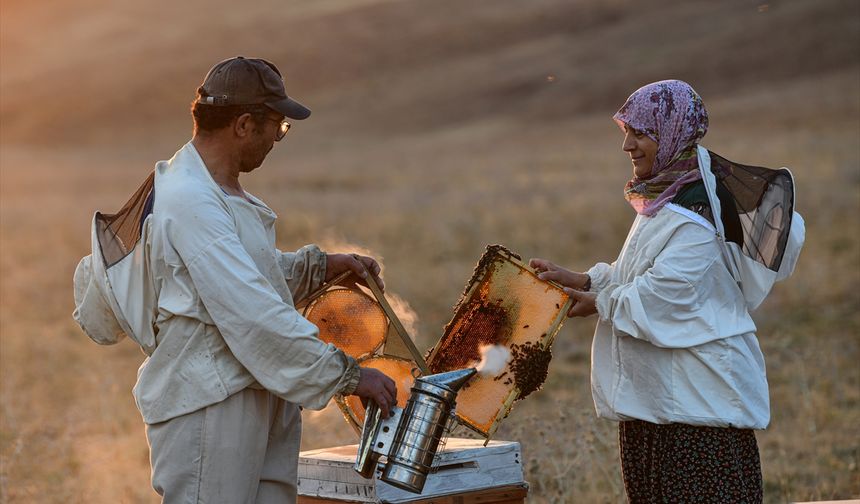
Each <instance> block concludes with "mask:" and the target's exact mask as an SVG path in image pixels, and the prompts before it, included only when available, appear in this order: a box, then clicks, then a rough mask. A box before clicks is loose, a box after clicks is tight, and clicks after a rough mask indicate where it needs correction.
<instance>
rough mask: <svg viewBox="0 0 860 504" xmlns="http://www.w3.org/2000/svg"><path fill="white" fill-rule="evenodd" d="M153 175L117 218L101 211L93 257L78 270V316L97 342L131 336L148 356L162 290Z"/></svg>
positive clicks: (95, 222) (94, 227)
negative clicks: (155, 270)
mask: <svg viewBox="0 0 860 504" xmlns="http://www.w3.org/2000/svg"><path fill="white" fill-rule="evenodd" d="M154 181H155V174H154V172H153V174H151V175H150V176H149V177H148V178H147V179H146V181H144V183H143V184H142V185H141V186H140V187H139V188H138V189H137V191H135V193H134V194H133V195H132V196H131V198H130V199H129V200H128V202H127V203H126V204H125V205H124V206H123V207H122V208H121V209H120V210H119V212H117V213H115V214H103V213H100V212H96V214H95V216H94V217H93V223H92V233H91V239H92V254H90V255H88V256H86V257H84V258H83V259H81V261H80V263H78V267H77V269H76V270H75V278H74V283H75V312H74V314H73V317H74V318H75V320H76V321H77V322H78V324H80V326H81V328H82V329H83V330H84V332H86V333H87V335H88V336H89V337H90V338H92V339H93V340H94V341H95V342H96V343H99V344H102V345H108V344H113V343H116V342H118V341H119V340H121V339H122V338H123V337H124V336H128V337H130V338H131V339H133V340H134V341H135V342H136V343H137V344H139V345H140V346H141V347H142V348H143V350H144V352H146V353H147V355H150V354H152V352H153V350H154V349H155V328H154V321H155V316H156V297H157V295H156V289H155V285H154V283H153V281H152V278H151V276H150V269H149V241H148V240H147V236H148V234H149V224H150V218H151V214H152V207H153V200H154V197H155V193H154V191H153V184H154Z"/></svg>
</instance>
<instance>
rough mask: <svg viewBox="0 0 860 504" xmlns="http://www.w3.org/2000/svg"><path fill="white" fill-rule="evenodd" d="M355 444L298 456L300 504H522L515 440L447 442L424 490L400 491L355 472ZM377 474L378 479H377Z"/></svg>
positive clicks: (523, 494) (524, 489)
mask: <svg viewBox="0 0 860 504" xmlns="http://www.w3.org/2000/svg"><path fill="white" fill-rule="evenodd" d="M357 449H358V445H348V446H339V447H336V448H324V449H321V450H312V451H306V452H302V453H301V454H300V456H299V500H298V501H299V503H300V504H318V503H330V502H368V503H381V502H387V503H411V504H453V503H458V504H470V503H473V504H477V503H481V504H493V503H494V504H502V503H504V504H514V503H521V502H525V498H526V496H527V494H528V483H526V482H525V480H524V479H523V464H522V455H521V453H520V444H519V443H517V442H513V441H490V442H489V444H488V445H487V446H484V441H483V440H476V439H459V438H451V439H448V441H447V444H446V445H445V449H444V451H440V452H439V453H438V454H437V457H436V460H435V462H434V471H433V472H431V473H430V474H429V475H428V476H427V482H426V483H425V485H424V491H423V492H421V493H420V494H414V493H411V492H407V491H405V490H400V489H398V488H395V487H393V486H391V485H388V484H386V483H384V482H382V481H378V480H377V479H376V477H374V478H373V479H369V480H367V479H364V478H362V477H361V476H360V475H359V474H358V473H356V472H355V471H354V470H353V464H354V463H355V456H356V451H357ZM377 475H378V474H377Z"/></svg>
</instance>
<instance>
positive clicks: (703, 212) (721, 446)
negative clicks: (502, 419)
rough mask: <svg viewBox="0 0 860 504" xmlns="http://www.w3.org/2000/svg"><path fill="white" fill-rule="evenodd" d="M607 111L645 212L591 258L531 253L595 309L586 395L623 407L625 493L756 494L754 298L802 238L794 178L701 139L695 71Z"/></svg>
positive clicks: (655, 496) (576, 311) (780, 273)
mask: <svg viewBox="0 0 860 504" xmlns="http://www.w3.org/2000/svg"><path fill="white" fill-rule="evenodd" d="M613 118H614V119H615V121H616V122H617V123H618V125H619V126H620V127H621V129H622V131H623V133H624V143H623V147H622V148H623V150H624V152H626V153H627V154H628V155H629V156H630V159H631V161H632V164H633V178H632V179H631V180H630V181H629V182H628V183H627V186H626V188H625V191H624V192H625V196H626V198H627V200H628V201H629V202H630V204H631V205H632V206H633V208H634V209H635V210H636V212H637V214H638V215H637V217H636V220H635V221H634V223H633V226H632V228H631V230H630V232H629V235H628V237H627V241H626V242H625V244H624V246H623V248H622V250H621V253H620V255H619V256H618V259H617V260H616V261H615V262H613V263H612V264H607V263H598V264H596V265H595V266H594V267H592V268H591V269H589V270H588V271H587V272H585V273H578V272H573V271H568V270H566V269H564V268H561V267H559V266H556V265H555V264H553V263H551V262H549V261H547V260H544V259H532V260H531V261H530V264H531V266H532V267H533V268H534V269H535V270H537V272H538V273H539V276H540V277H541V278H543V279H546V280H554V281H557V282H559V283H561V284H562V285H564V286H565V291H566V292H567V293H568V295H569V296H571V298H573V300H574V305H573V307H572V308H571V309H570V312H569V313H568V315H569V316H578V317H585V316H589V315H592V314H594V313H597V315H598V318H599V320H598V322H597V328H596V331H595V334H594V341H593V345H592V369H591V381H592V394H593V397H594V403H595V407H596V409H597V413H598V415H599V416H601V417H604V418H609V419H612V420H617V421H619V422H620V423H619V441H620V448H621V468H622V473H623V476H624V485H625V488H626V490H627V496H628V499H629V500H630V501H631V502H687V501H692V500H696V501H700V502H761V500H762V478H761V465H760V462H759V454H758V447H757V445H756V440H755V434H754V429H764V428H765V427H766V426H767V424H768V422H769V421H770V406H769V400H768V386H767V378H766V376H765V366H764V358H763V356H762V352H761V350H760V348H759V344H758V340H757V339H756V336H755V329H756V328H755V324H754V323H753V320H752V318H751V317H750V311H751V310H753V309H755V308H756V307H757V306H758V305H759V304H760V303H761V301H762V300H763V299H764V297H765V296H766V295H767V293H768V292H769V291H770V288H771V287H772V285H773V283H774V282H775V281H777V280H780V279H782V278H785V277H787V276H788V275H789V274H790V273H791V271H792V270H793V268H794V264H795V263H796V260H797V255H798V254H799V251H800V246H801V245H802V242H803V235H804V232H803V220H802V219H801V218H800V216H799V215H797V214H795V213H794V212H793V203H794V184H793V179H792V177H791V174H790V173H789V172H788V170H785V169H782V170H769V169H767V168H758V167H751V166H743V165H739V164H736V163H732V162H730V161H727V160H725V159H723V158H721V157H719V156H717V155H715V154H713V153H710V152H708V151H707V150H706V149H704V148H702V147H700V146H699V145H698V144H699V141H700V140H701V139H702V137H703V136H704V135H705V133H706V131H707V128H708V115H707V112H706V110H705V107H704V104H703V103H702V100H701V98H700V97H699V95H698V94H696V92H695V91H694V90H693V88H692V87H690V86H689V85H688V84H687V83H685V82H681V81H677V80H669V81H660V82H655V83H653V84H648V85H646V86H644V87H642V88H640V89H639V90H637V91H636V92H634V93H633V94H632V95H631V96H630V98H629V99H628V100H627V102H626V103H625V104H624V105H623V106H622V107H621V109H620V110H619V111H618V112H617V113H616V114H615V116H614V117H613ZM715 216H717V217H715Z"/></svg>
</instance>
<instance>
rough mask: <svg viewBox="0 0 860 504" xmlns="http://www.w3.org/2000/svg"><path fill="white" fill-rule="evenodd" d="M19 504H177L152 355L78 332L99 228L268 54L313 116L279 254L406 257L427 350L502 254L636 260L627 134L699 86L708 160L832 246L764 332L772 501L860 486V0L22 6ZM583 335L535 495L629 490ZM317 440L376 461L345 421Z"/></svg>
mask: <svg viewBox="0 0 860 504" xmlns="http://www.w3.org/2000/svg"><path fill="white" fill-rule="evenodd" d="M0 37H2V40H0V42H2V43H0V64H2V69H0V121H2V122H0V140H2V149H0V233H2V234H1V235H0V240H2V241H0V392H2V398H0V501H2V502H10V503H12V502H15V503H17V502H21V503H24V502H27V503H29V502H49V503H54V502H56V503H69V502H87V503H92V502H97V503H102V502H104V503H115V502H128V503H138V502H140V503H150V502H157V501H158V499H157V496H156V495H155V494H154V492H153V491H152V489H151V487H150V485H149V464H148V450H147V445H146V441H145V437H144V429H143V423H142V421H141V419H140V415H139V413H138V412H137V410H136V409H135V406H134V402H133V398H132V396H131V387H132V385H133V383H134V381H135V376H136V370H137V367H138V365H139V364H140V362H141V361H142V360H143V354H142V352H141V351H140V350H139V349H138V348H136V347H135V346H134V344H133V343H131V342H129V341H124V342H122V343H120V344H118V345H116V346H114V347H106V348H103V347H98V346H96V345H95V344H94V343H92V342H91V341H90V340H89V339H88V338H87V337H86V336H85V335H84V334H83V333H82V332H81V331H80V329H79V328H78V327H77V325H76V324H75V322H74V321H73V320H72V319H71V313H72V310H73V299H72V286H71V279H72V273H73V271H74V268H75V265H76V264H77V261H78V260H79V258H80V257H81V256H83V255H85V254H88V253H89V244H90V235H89V230H90V222H91V217H92V214H93V212H94V211H95V210H102V211H106V212H111V211H114V210H116V209H118V208H119V207H120V206H121V205H122V204H123V203H124V202H125V201H126V199H127V198H128V196H129V195H130V194H131V193H132V192H133V190H134V189H135V188H137V186H138V185H139V184H140V183H141V181H142V180H143V179H144V178H145V177H146V176H147V175H148V173H149V172H150V170H152V167H153V165H154V163H155V162H156V161H158V160H161V159H168V158H170V157H171V156H172V155H173V153H174V152H175V151H176V150H177V149H178V148H179V147H180V146H181V145H182V144H184V143H185V142H186V141H187V140H188V139H189V138H190V135H191V118H190V115H189V112H188V109H189V104H190V102H191V101H192V99H193V98H194V93H195V90H196V88H197V86H198V85H199V84H200V82H201V81H202V79H203V76H204V75H205V73H206V71H207V70H208V69H209V68H210V67H211V66H212V65H213V64H214V63H216V62H218V61H220V60H222V59H225V58H228V57H231V56H235V55H245V56H249V57H250V56H255V57H264V58H267V59H270V60H271V61H273V62H275V63H276V64H277V65H278V66H279V67H280V69H281V70H282V72H283V73H284V74H285V76H286V83H287V91H288V93H290V95H292V96H294V97H296V98H298V99H299V100H300V101H302V102H303V103H305V104H307V105H308V106H309V107H310V108H312V109H313V115H312V116H311V117H310V118H309V119H308V120H306V121H300V122H299V121H297V122H296V123H295V124H294V127H293V129H291V130H290V133H289V135H288V136H287V138H286V139H285V141H283V142H281V143H280V144H277V145H276V148H275V149H274V150H273V151H272V153H271V154H270V156H269V158H268V160H267V161H266V163H265V164H264V165H263V167H262V168H261V169H260V170H258V171H257V172H255V173H254V174H253V175H251V176H248V177H246V179H243V184H245V186H246V188H248V189H249V190H250V191H251V192H252V193H254V194H256V195H257V196H259V197H261V198H262V199H264V200H265V201H266V202H267V203H268V204H269V206H271V207H272V208H273V209H274V210H275V211H276V212H278V213H279V215H280V220H279V224H278V244H279V246H280V248H282V249H285V250H286V249H295V248H298V247H300V246H301V245H303V244H305V243H309V242H316V243H320V244H321V245H323V246H325V247H327V248H329V249H331V250H338V249H344V250H345V249H356V248H361V249H364V250H368V251H370V252H372V253H373V254H375V255H377V256H378V257H381V259H382V260H383V262H384V265H385V280H386V284H387V287H388V289H389V292H390V293H392V294H396V295H397V296H398V297H399V298H401V299H402V300H403V303H402V309H403V313H404V316H405V317H407V318H409V319H410V320H412V321H413V322H414V328H415V329H414V332H415V334H416V338H417V341H418V344H419V345H418V346H419V347H420V348H421V349H425V348H428V347H429V346H431V345H432V344H433V343H434V342H435V341H436V340H437V339H438V338H439V336H441V331H442V327H443V326H444V324H445V323H446V322H447V321H448V320H449V319H450V318H451V316H452V306H453V305H454V304H455V303H456V301H457V299H458V296H459V294H460V293H461V292H462V289H463V287H464V285H465V283H466V281H467V280H468V279H469V277H470V275H471V271H472V268H473V266H474V264H475V262H476V261H477V259H478V258H479V257H480V255H481V253H482V252H483V250H484V247H485V246H486V245H487V244H490V243H500V244H503V245H505V246H507V247H508V248H510V249H511V250H513V251H514V252H517V253H519V254H520V255H522V256H523V257H524V258H526V259H527V258H529V257H545V258H549V259H551V260H553V261H555V262H558V263H560V264H563V265H566V266H568V267H570V268H573V269H578V270H582V269H586V268H588V267H589V266H591V265H592V264H593V263H594V262H595V261H597V260H612V259H614V258H615V256H616V255H617V253H618V250H619V249H620V247H621V245H622V242H623V240H624V237H625V236H626V232H627V228H628V226H629V225H630V223H631V221H632V219H633V216H634V214H633V211H632V209H631V208H630V206H629V205H628V204H627V203H626V202H625V201H624V199H623V196H622V188H623V185H624V183H625V182H626V181H627V179H628V178H629V176H630V172H631V168H630V164H629V160H628V158H627V156H626V155H624V154H623V153H622V152H621V140H622V137H621V134H620V132H619V130H618V128H617V126H616V125H615V124H614V123H613V122H612V120H611V119H610V118H611V116H612V114H613V113H614V112H615V110H616V109H617V108H618V107H619V106H620V105H621V104H622V103H623V102H624V100H625V99H626V98H627V96H628V95H629V94H630V93H631V92H632V91H633V90H635V89H636V88H638V87H640V86H641V85H643V84H646V83H648V82H651V81H655V80H661V79H667V78H677V79H683V80H686V81H688V82H690V83H691V84H692V85H693V87H695V88H696V90H697V91H698V92H699V93H700V94H701V96H702V97H703V99H704V101H705V104H706V106H707V108H708V110H709V112H710V117H711V124H710V131H709V132H708V134H707V136H706V137H705V139H704V141H703V145H705V146H706V147H708V148H709V149H711V150H713V151H715V152H717V153H720V154H721V155H723V156H725V157H727V158H728V159H731V160H735V161H738V162H742V163H746V164H753V165H760V166H769V167H779V166H788V167H790V168H792V170H793V172H794V174H795V176H796V178H797V187H798V204H797V205H798V206H797V209H798V210H799V211H800V212H801V213H802V214H803V215H804V217H805V219H806V223H807V241H806V246H805V249H804V252H803V254H802V255H801V258H800V263H799V265H798V269H797V272H796V274H795V275H794V277H792V278H791V279H790V280H789V281H787V282H785V283H783V284H779V285H777V287H776V289H775V291H774V292H773V294H772V295H771V296H770V298H769V299H768V300H767V301H766V303H765V304H764V306H763V307H762V308H761V309H759V311H758V312H757V313H756V314H755V318H756V321H757V323H758V326H759V338H760V341H761V344H762V347H763V349H764V352H765V357H766V359H767V364H768V375H769V381H770V385H771V402H772V404H771V409H772V417H773V419H772V423H771V425H770V427H769V428H768V429H767V430H766V431H763V432H761V433H759V436H758V439H759V446H760V448H761V454H762V466H763V472H764V478H765V500H766V501H767V502H786V501H794V500H813V499H829V498H848V497H851V496H853V497H858V496H860V469H858V463H860V441H858V440H860V428H858V425H860V402H858V401H860V370H858V369H860V366H858V365H857V363H858V362H860V348H858V347H860V291H858V285H860V3H858V2H856V1H853V0H816V1H804V0H793V1H789V0H781V1H771V2H767V3H763V2H760V1H751V0H726V1H721V2H713V1H704V0H703V1H696V0H688V1H682V0H675V1H668V0H657V1H651V2H647V3H646V2H637V1H634V0H531V1H528V2H525V1H515V0H470V1H462V0H435V1H432V2H430V1H419V0H390V1H383V0H316V1H313V2H307V1H300V0H260V1H256V2H247V3H245V4H243V5H240V4H238V3H236V2H232V1H231V2H228V1H226V0H211V1H208V2H203V1H187V2H176V1H165V0H151V1H149V2H139V1H138V2H132V1H129V0H77V1H75V2H70V1H67V0H41V1H37V2H34V1H24V0H4V1H3V2H2V16H0ZM593 324H594V321H593V320H590V319H589V320H571V321H568V322H567V323H566V324H565V326H564V328H563V330H562V332H561V334H560V335H559V337H558V338H557V339H556V343H555V345H554V347H553V352H554V359H553V362H552V365H551V367H550V376H549V379H548V381H547V383H546V384H545V386H544V389H543V390H542V391H541V392H538V393H536V394H534V395H532V396H531V397H530V398H529V400H527V401H524V402H522V403H520V404H518V405H517V406H516V408H515V409H514V410H513V412H512V413H511V415H510V417H509V418H508V419H507V420H506V422H505V423H504V424H503V426H502V429H501V431H500V432H499V434H498V435H497V438H499V439H510V440H517V441H520V442H521V443H522V446H523V452H524V457H525V469H526V474H527V476H526V478H527V480H528V481H529V482H530V484H531V497H532V501H533V502H574V501H575V502H623V501H624V494H623V485H622V482H621V478H620V467H619V462H618V455H617V439H616V438H617V430H616V426H615V424H613V423H611V422H607V421H604V420H600V419H597V418H596V417H595V414H594V411H593V405H592V402H591V394H590V388H589V383H588V366H589V345H590V339H591V334H592V331H593ZM304 420H305V435H304V438H303V448H304V449H311V448H320V447H325V446H333V445H339V444H347V443H354V442H356V440H357V437H356V435H355V434H354V433H353V431H352V430H351V429H350V428H349V427H348V426H347V424H346V423H345V422H344V420H343V419H342V418H341V417H340V414H339V412H338V411H337V410H336V409H332V408H329V409H327V410H325V411H323V412H320V413H316V412H309V411H306V413H305V417H304Z"/></svg>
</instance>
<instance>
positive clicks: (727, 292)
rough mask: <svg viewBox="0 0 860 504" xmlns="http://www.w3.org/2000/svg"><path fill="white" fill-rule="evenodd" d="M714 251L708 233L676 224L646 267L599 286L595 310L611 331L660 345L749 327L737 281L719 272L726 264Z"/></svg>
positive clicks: (683, 343) (740, 331)
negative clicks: (622, 279)
mask: <svg viewBox="0 0 860 504" xmlns="http://www.w3.org/2000/svg"><path fill="white" fill-rule="evenodd" d="M719 257H720V252H719V249H718V248H717V243H716V240H715V239H714V235H713V233H711V232H709V231H708V230H706V229H704V228H702V227H700V226H699V225H697V224H694V223H691V224H687V225H683V226H680V227H679V228H678V229H677V231H676V232H675V233H674V234H673V235H672V236H671V237H670V239H669V240H668V242H667V243H666V245H665V247H664V248H663V250H662V251H660V252H659V254H657V256H656V258H655V259H654V263H653V265H652V266H651V267H650V268H648V269H647V270H646V271H645V273H643V274H641V275H638V276H636V277H635V278H634V279H633V280H632V281H631V282H629V283H613V282H609V284H608V285H607V286H606V287H605V288H603V289H602V290H600V291H599V294H598V295H597V312H598V315H599V316H600V319H601V320H602V321H605V322H609V323H611V325H612V328H613V331H614V332H616V334H618V333H620V334H624V335H628V336H632V337H634V338H639V339H643V340H647V341H649V342H650V343H652V344H654V345H656V346H659V347H665V348H687V347H692V346H696V345H700V344H703V343H707V342H709V341H713V340H717V339H721V338H725V337H729V336H735V335H737V334H744V333H746V332H750V331H754V330H755V325H754V324H752V319H751V318H750V317H749V314H748V313H747V312H746V310H745V308H744V305H743V298H742V296H741V293H740V291H739V290H738V289H737V285H736V284H735V283H734V282H733V281H731V280H730V278H721V277H722V276H727V275H728V270H726V268H725V267H724V266H723V265H722V263H721V262H719ZM732 312H733V313H734V316H729V317H726V313H732Z"/></svg>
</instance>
